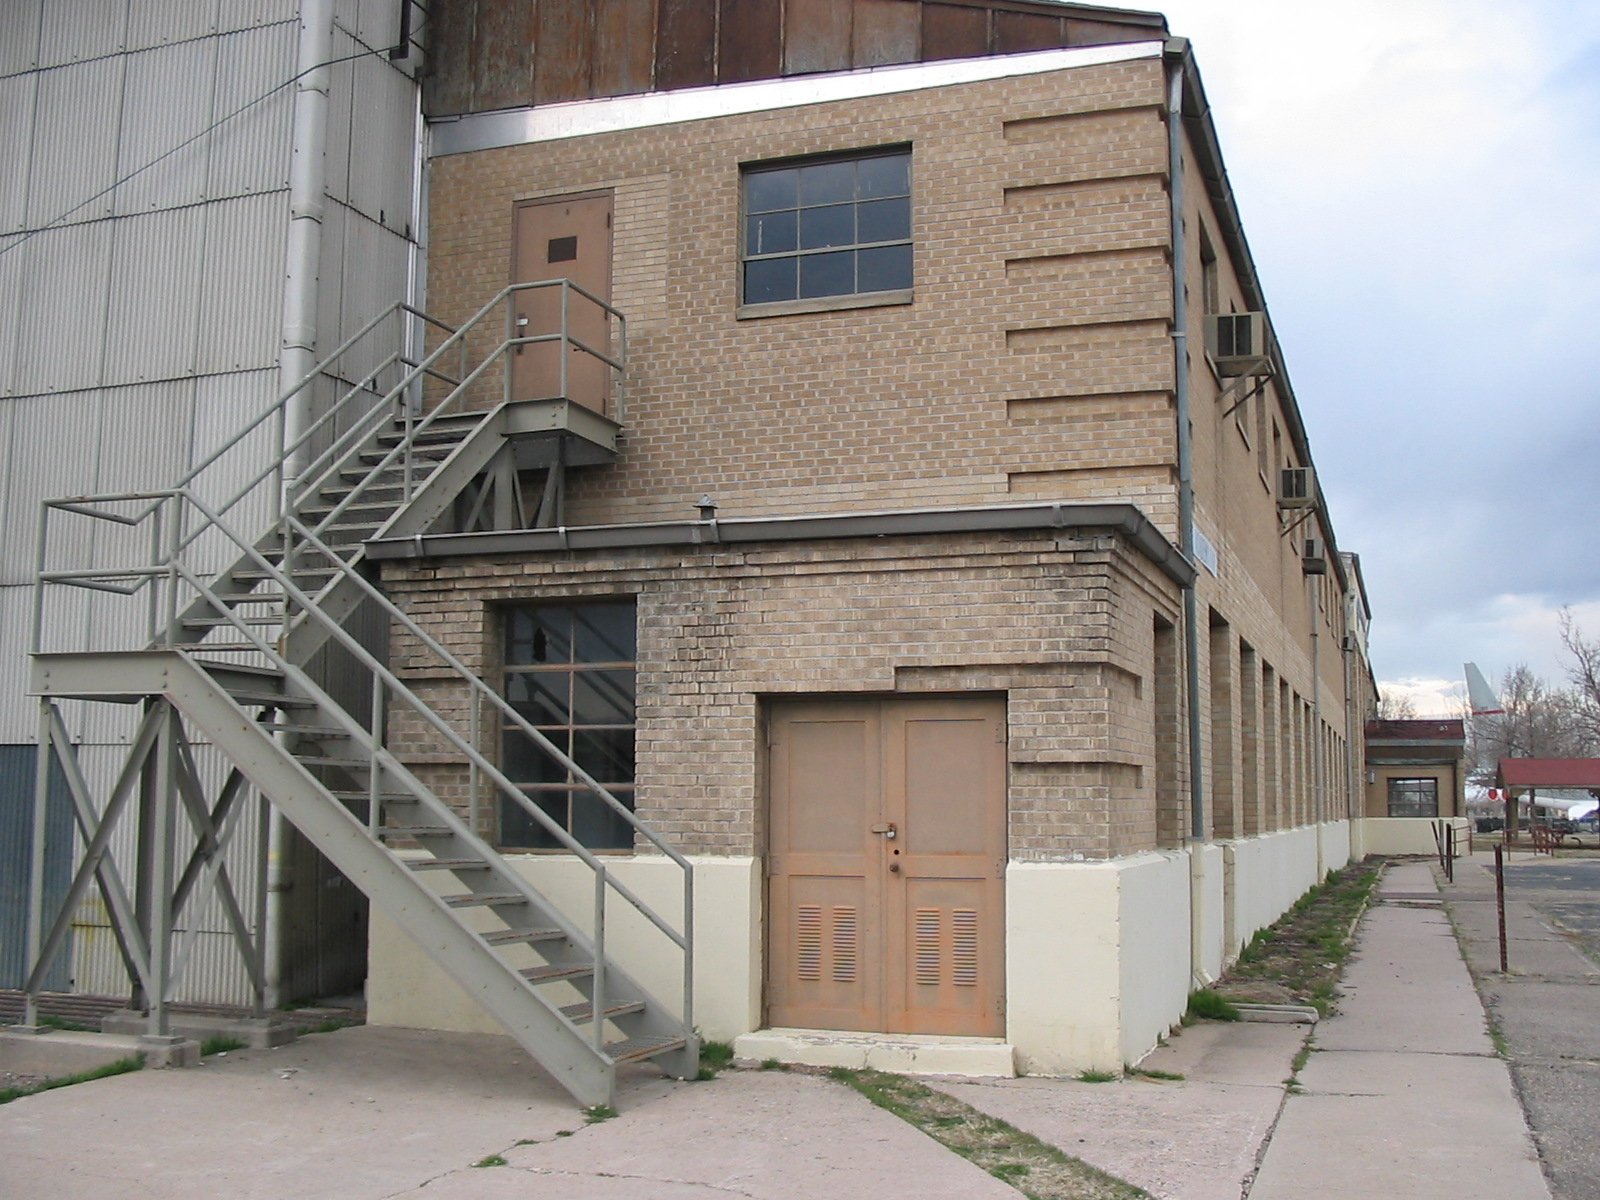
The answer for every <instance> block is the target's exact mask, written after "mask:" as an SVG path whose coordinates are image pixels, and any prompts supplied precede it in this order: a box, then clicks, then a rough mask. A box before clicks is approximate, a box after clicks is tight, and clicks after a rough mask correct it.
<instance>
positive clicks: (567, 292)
mask: <svg viewBox="0 0 1600 1200" xmlns="http://www.w3.org/2000/svg"><path fill="white" fill-rule="evenodd" d="M571 311H572V280H570V279H562V281H561V398H562V399H563V400H571V399H572V393H571V392H570V391H568V390H567V356H568V355H569V354H571V353H572V342H571V340H570V339H571V337H572V328H571V324H572V323H571V320H570V315H571Z"/></svg>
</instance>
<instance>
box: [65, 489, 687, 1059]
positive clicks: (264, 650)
mask: <svg viewBox="0 0 1600 1200" xmlns="http://www.w3.org/2000/svg"><path fill="white" fill-rule="evenodd" d="M148 496H149V497H150V498H155V499H158V500H159V499H169V498H170V499H173V500H177V501H179V502H182V503H186V504H188V505H190V506H192V507H193V508H194V509H195V510H196V511H197V512H198V513H199V514H200V515H201V516H202V517H204V518H205V520H206V521H207V523H208V524H210V525H212V526H214V527H215V528H217V529H218V530H219V531H221V533H222V534H223V535H224V536H225V537H227V538H228V539H229V540H230V541H232V542H233V543H234V544H235V545H236V546H237V547H238V548H239V549H240V551H241V552H242V553H243V554H244V556H245V557H247V558H249V559H250V560H251V561H252V562H253V564H254V565H255V566H256V568H257V569H259V570H261V571H263V572H265V573H266V575H267V576H268V577H269V578H271V579H272V580H273V582H274V583H276V584H277V585H278V586H279V587H280V588H282V589H283V592H284V595H285V596H286V597H288V598H289V599H291V600H293V601H294V602H295V603H297V604H298V605H300V606H301V607H302V609H303V610H304V611H305V612H307V613H308V614H310V615H311V616H312V618H313V619H315V620H317V621H318V622H319V623H321V624H322V625H323V626H324V627H325V628H326V629H327V630H328V632H329V635H330V636H331V637H332V638H333V639H334V640H335V641H337V642H338V643H339V644H340V645H341V646H342V647H343V648H344V649H345V650H346V651H347V652H348V653H350V654H351V655H352V656H353V657H354V658H355V659H356V661H357V662H359V663H360V664H361V665H362V666H363V667H365V668H366V669H367V670H368V671H369V672H370V673H371V674H372V675H373V676H374V677H375V678H377V679H379V680H381V681H382V683H383V686H384V688H385V689H386V690H387V691H388V692H389V693H390V694H392V695H394V696H397V697H399V698H400V699H402V700H404V701H405V703H406V705H407V707H409V708H410V709H411V710H412V711H413V712H414V713H415V714H416V715H417V716H419V717H421V718H422V719H423V721H424V722H426V723H427V724H428V725H429V726H431V727H432V728H433V729H434V731H435V732H436V733H438V734H439V735H440V736H442V737H443V738H444V739H445V740H446V741H447V742H448V743H449V744H450V745H451V746H452V747H453V748H454V749H455V750H457V751H458V752H459V753H460V754H461V755H462V756H463V757H464V758H465V759H466V760H467V762H468V763H470V764H471V765H472V766H474V767H476V768H477V770H478V771H479V772H480V774H481V775H482V776H483V777H485V778H487V779H488V780H489V781H490V782H491V783H492V784H494V785H495V788H496V790H497V791H499V792H500V793H501V794H503V795H505V796H508V797H510V798H511V799H512V800H513V801H515V802H516V803H517V804H518V805H519V806H520V807H522V808H523V809H524V811H526V812H527V813H528V815H529V816H531V817H533V819H534V820H535V821H536V822H537V823H539V824H540V825H541V826H542V827H543V828H544V829H545V830H546V832H548V833H549V834H550V835H551V836H552V837H554V838H555V839H556V841H557V842H558V843H560V844H561V845H562V846H563V847H564V848H565V849H567V850H569V851H571V852H572V853H573V854H574V855H576V856H577V858H578V859H579V860H580V861H582V862H583V863H584V864H585V865H586V866H588V867H589V869H590V870H591V871H597V872H601V873H602V874H603V877H604V881H605V884H606V886H607V887H609V888H610V890H611V891H613V892H615V893H616V894H617V895H618V896H619V897H621V898H622V899H624V900H626V901H627V902H628V903H629V904H630V905H631V906H632V907H633V908H634V910H635V911H636V912H638V913H639V915H640V916H642V917H643V918H644V919H645V920H647V921H648V922H650V924H652V925H654V926H655V927H656V928H657V929H658V930H660V931H661V933H662V934H664V935H665V936H666V937H667V939H668V940H669V941H671V942H672V943H673V944H674V945H676V946H677V947H678V948H679V949H680V950H681V951H682V952H683V955H684V1007H683V1025H684V1028H685V1030H690V1029H692V1028H693V974H694V972H693V954H694V951H693V945H694V891H693V888H694V866H693V864H692V863H691V862H690V861H689V860H688V859H687V858H685V857H684V856H683V855H682V854H680V853H678V852H677V851H676V850H674V849H672V847H671V846H669V845H667V844H666V843H665V842H663V841H662V840H661V839H660V837H659V835H657V834H656V833H655V832H654V831H653V830H651V829H649V827H648V826H646V825H644V823H643V822H641V821H640V820H639V819H638V816H637V815H636V814H635V813H633V812H632V811H631V810H629V809H628V808H627V807H626V806H624V805H623V804H622V803H621V802H620V801H619V800H617V798H616V797H615V796H613V795H612V794H611V793H610V792H609V791H607V790H606V789H605V788H604V787H603V786H602V785H601V784H600V783H599V782H598V781H596V780H594V779H593V777H592V776H590V775H589V774H588V772H586V771H584V770H583V768H581V767H579V766H578V764H577V763H576V762H574V761H573V760H572V759H571V758H570V757H569V756H568V755H567V754H566V753H565V752H564V751H562V750H561V749H560V748H559V747H557V746H556V745H555V744H554V743H553V742H551V741H550V740H549V739H548V738H546V737H544V735H543V734H542V733H540V732H539V731H538V730H537V729H536V728H534V727H533V726H531V725H530V724H528V723H527V722H526V721H525V720H523V719H522V717H521V715H520V714H518V713H516V712H515V710H514V709H511V708H510V707H509V706H505V705H503V702H502V701H500V698H499V697H498V696H497V695H495V694H494V693H493V691H492V690H488V688H487V685H486V684H484V683H483V682H482V680H480V679H478V678H477V676H475V675H474V674H473V673H472V672H471V670H470V669H468V668H467V667H466V666H465V664H462V663H461V662H460V660H459V659H456V658H455V657H454V656H453V655H451V654H450V653H449V651H448V650H446V649H445V648H444V647H443V646H441V645H439V644H438V642H437V641H435V640H434V639H433V638H432V637H431V636H429V635H428V634H427V633H426V631H425V630H423V629H421V627H420V626H418V625H417V624H416V623H415V622H414V621H412V620H411V619H410V618H409V617H408V616H406V614H405V613H404V612H403V611H402V610H400V609H399V608H398V607H397V606H396V605H395V604H394V603H393V602H392V601H390V600H389V599H388V598H387V597H386V596H384V595H383V594H382V593H381V592H377V591H376V589H372V585H371V584H369V583H368V582H367V581H366V580H365V579H361V578H360V576H359V573H357V572H355V571H354V570H353V569H351V568H349V567H348V566H346V565H344V564H343V561H342V560H340V559H339V558H338V555H337V553H336V552H335V551H333V550H332V549H331V548H330V547H328V546H326V544H324V543H322V542H321V541H320V539H316V538H315V536H314V535H310V534H309V531H308V530H305V529H304V526H302V527H301V529H302V532H304V533H305V534H306V535H307V536H308V539H309V540H308V544H310V545H312V546H314V547H315V548H317V549H319V552H321V553H323V554H324V555H326V556H328V557H329V558H330V559H331V560H332V561H333V562H335V563H336V564H338V566H337V567H336V569H338V570H341V571H348V572H349V573H350V577H351V578H353V579H356V580H357V581H358V583H359V584H361V585H362V587H363V591H367V589H372V590H371V592H369V593H368V594H369V595H372V596H373V598H374V599H376V600H377V601H378V603H379V604H380V605H381V606H382V608H383V609H385V610H386V611H387V612H388V614H389V615H390V616H391V617H392V618H395V619H399V620H400V621H401V622H402V623H403V624H405V625H406V627H407V629H408V631H409V632H411V633H412V634H413V636H417V637H419V638H420V639H421V640H422V641H423V642H424V643H425V644H427V645H428V646H429V648H430V650H431V651H432V652H433V653H435V654H437V655H438V656H439V657H441V658H442V659H445V660H447V661H448V662H450V663H451V664H452V669H453V670H455V671H456V672H457V674H459V675H461V676H462V677H463V678H464V679H465V680H467V681H468V683H469V684H471V685H475V687H474V690H477V689H483V692H484V694H486V695H488V696H489V697H490V698H491V700H492V701H494V702H497V706H503V707H502V711H503V712H505V713H506V715H509V716H510V717H512V719H513V720H514V721H515V722H516V723H517V724H518V725H519V726H520V727H522V728H523V729H524V731H525V732H526V733H528V734H530V735H532V737H533V738H534V740H535V743H536V744H539V745H541V746H542V748H544V749H545V750H546V752H547V753H549V754H551V755H552V757H554V758H555V759H556V761H557V762H559V763H560V764H561V765H562V766H563V768H565V769H567V770H570V771H572V772H573V774H574V775H576V776H577V777H578V778H579V779H581V780H582V781H584V782H585V783H586V784H587V785H588V786H590V787H591V788H592V789H593V790H594V792H595V794H596V795H598V796H601V797H603V798H604V799H605V800H606V801H608V802H609V803H610V804H611V805H612V806H614V807H615V808H616V809H617V811H618V812H619V813H620V814H621V815H622V816H623V818H624V819H625V820H626V821H627V823H628V824H629V825H630V826H631V827H632V828H633V829H634V830H635V831H637V832H639V833H641V834H642V835H644V837H645V838H646V840H647V841H649V842H650V843H651V844H652V845H654V846H656V847H657V848H659V849H660V850H661V851H662V853H663V854H664V855H665V856H666V857H667V858H668V859H669V860H670V861H672V862H673V863H674V864H675V865H677V866H678V868H679V869H680V870H681V871H682V873H683V894H684V922H683V924H684V928H683V930H682V931H681V932H680V931H679V930H677V929H674V928H673V927H672V925H671V924H670V923H669V922H667V921H666V919H665V918H663V917H662V916H660V915H659V914H658V913H657V912H656V911H655V910H654V909H653V908H652V907H651V906H650V905H649V904H648V903H647V902H646V901H645V900H644V899H643V898H642V897H641V896H639V895H638V893H636V892H635V891H634V890H633V889H632V888H630V887H628V886H627V885H626V884H624V883H622V882H621V881H620V880H618V879H617V878H616V876H615V874H614V873H613V872H611V871H609V870H607V869H606V867H605V863H604V862H603V860H601V859H600V858H599V857H598V856H597V855H595V854H594V852H593V851H591V850H589V849H588V848H587V847H585V846H584V845H583V844H582V843H581V842H579V841H578V840H577V839H576V838H574V837H573V836H572V835H571V833H569V832H568V831H567V830H566V829H565V828H564V827H563V826H561V825H560V824H558V823H557V822H556V821H554V820H553V819H552V818H551V817H550V816H549V814H547V813H546V812H544V810H543V809H541V808H540V807H539V806H538V805H536V804H534V803H533V802H532V801H531V800H529V799H528V797H527V796H526V795H525V794H524V793H523V791H522V789H521V788H520V787H518V786H517V784H516V783H514V782H513V781H512V780H511V779H510V778H509V777H507V776H506V775H505V774H504V773H503V772H502V771H501V770H500V768H499V767H498V766H496V765H495V764H494V762H493V761H492V760H490V759H489V758H488V757H487V756H486V755H484V754H483V753H482V752H481V751H480V750H479V749H478V748H477V747H475V746H473V745H472V744H471V743H470V742H469V741H467V739H465V738H463V737H462V736H461V735H460V734H458V733H457V732H456V731H455V729H454V728H453V727H452V726H451V725H450V723H449V722H448V721H446V720H445V719H444V718H443V717H441V716H440V715H439V714H438V712H437V711H435V709H434V708H433V706H432V705H430V704H428V703H427V701H425V700H423V699H422V698H421V697H420V696H418V695H417V694H416V693H415V692H413V691H412V690H411V689H410V688H409V687H407V686H406V684H405V683H404V681H402V680H401V679H400V678H399V677H398V676H397V675H395V674H394V673H393V672H392V671H391V670H390V669H389V668H388V667H387V666H386V665H384V664H383V663H382V662H381V661H380V660H379V659H377V658H376V657H375V656H374V655H372V654H371V652H370V651H368V650H367V649H366V648H365V647H364V646H362V645H361V642H360V640H359V639H357V638H356V637H354V636H353V635H351V634H350V633H348V632H347V631H346V630H345V629H344V627H343V626H342V625H341V624H340V623H339V622H337V621H335V620H333V619H332V618H330V617H328V616H326V615H325V614H324V613H322V612H321V610H320V609H319V608H318V606H317V605H316V604H315V602H314V600H313V598H312V597H311V596H310V595H308V594H307V593H305V592H304V591H302V590H301V589H300V588H299V587H298V586H297V585H296V584H295V583H294V580H293V579H292V577H291V576H290V575H289V574H288V573H286V572H284V571H282V570H280V569H279V567H278V566H277V564H275V563H273V562H272V561H271V560H269V559H268V558H267V557H266V556H265V555H264V554H262V552H261V551H260V549H259V548H257V546H255V545H254V544H252V543H250V542H248V541H246V539H245V538H244V537H243V536H241V535H240V534H238V533H237V532H235V531H234V530H233V529H232V528H231V527H230V526H229V525H228V524H227V523H226V522H225V521H224V520H223V518H222V516H221V514H220V513H218V512H216V511H214V510H212V509H211V508H210V506H208V505H207V504H206V503H205V501H204V500H202V499H201V498H200V497H199V496H197V495H195V494H194V493H193V492H192V491H189V490H187V489H183V488H172V489H163V490H162V491H160V492H153V493H149V494H148ZM169 571H170V572H172V573H173V574H175V575H177V576H179V577H181V578H182V579H183V580H184V582H185V583H187V584H188V585H189V586H190V587H191V588H193V589H194V590H195V592H196V593H197V594H198V595H199V596H201V597H202V598H204V599H205V601H206V602H207V603H208V604H209V605H210V606H211V607H212V608H213V609H214V610H215V611H216V612H217V613H218V614H219V615H221V616H222V617H223V618H224V619H225V620H226V621H227V622H228V623H229V624H230V625H232V626H233V627H234V628H235V629H236V630H237V631H238V633H239V634H240V636H242V637H243V638H244V639H245V640H247V641H248V642H250V643H251V644H252V646H253V647H254V649H255V650H256V651H257V652H258V653H260V654H262V655H264V656H265V657H266V658H267V660H268V661H269V662H271V663H272V664H273V665H274V666H275V667H276V668H277V669H279V670H283V671H285V672H286V673H288V674H292V675H293V676H294V677H295V678H296V680H297V682H298V683H299V685H300V686H302V687H306V688H308V689H310V690H313V691H315V692H317V693H318V694H321V689H320V688H317V687H316V685H315V684H314V683H313V682H312V681H311V680H310V679H309V677H307V676H305V673H304V672H303V671H301V670H300V669H299V668H297V667H295V666H294V664H293V663H291V662H289V660H288V659H286V658H284V657H283V656H282V654H281V653H280V652H279V650H278V649H277V648H276V647H275V646H274V645H273V644H272V643H271V642H268V641H267V640H266V639H264V638H262V637H261V636H260V635H259V634H258V633H257V632H256V631H255V629H253V628H252V627H251V626H250V625H249V624H247V623H246V622H245V621H244V620H243V619H242V618H241V617H240V616H239V615H238V614H237V613H236V612H234V611H232V609H231V608H230V606H228V605H227V604H225V603H224V602H223V601H222V599H221V597H219V596H218V595H217V594H216V593H215V592H214V591H213V590H212V588H211V587H210V585H209V583H208V582H207V580H206V578H205V577H203V576H201V575H200V574H199V573H197V572H196V571H194V570H193V569H192V568H191V567H189V566H188V564H187V563H186V562H184V560H183V559H182V558H173V559H172V560H170V561H169V562H167V563H161V564H155V565H154V566H153V567H152V568H148V569H143V570H140V571H139V573H142V574H147V575H159V574H165V573H167V572H169ZM131 573H134V572H133V571H132V570H124V571H123V574H124V575H128V574H131ZM73 574H74V573H72V572H57V573H54V578H53V579H52V580H51V582H57V583H64V584H69V585H70V584H71V583H72V578H71V576H72V575H73ZM86 574H93V573H86ZM167 648H168V649H171V650H173V651H175V652H179V653H184V654H191V653H193V652H194V651H196V650H200V649H202V648H203V647H202V646H187V645H178V644H173V645H170V646H168V647H167ZM327 701H328V706H329V708H330V709H331V710H332V711H334V712H335V713H337V714H342V715H344V716H345V718H346V720H347V722H348V725H349V730H356V731H359V733H360V737H362V738H366V737H369V736H370V734H369V732H368V731H366V730H362V729H361V727H360V723H359V722H357V721H355V719H354V718H353V717H350V716H349V714H348V713H347V712H346V711H345V709H344V708H343V706H342V705H339V704H338V703H337V702H336V701H333V700H332V698H331V697H328V698H327ZM373 749H374V751H375V753H377V754H379V755H380V756H381V757H382V759H383V761H384V764H385V767H386V769H390V770H391V772H392V773H393V774H394V775H395V777H396V778H399V779H401V780H402V781H404V780H405V779H406V778H407V777H409V776H410V772H409V771H405V770H404V768H403V765H402V764H400V762H399V760H398V759H396V758H394V756H393V754H392V752H390V751H389V750H388V749H387V748H385V747H381V746H374V747H373ZM394 768H400V769H399V770H394ZM417 787H418V788H420V789H421V791H420V792H415V791H414V794H417V795H418V796H419V798H421V797H422V796H423V795H426V796H428V797H430V798H433V799H435V800H436V799H437V798H436V797H433V796H432V793H431V792H430V791H429V790H428V789H427V788H426V786H424V785H422V784H421V783H420V781H418V783H417ZM441 803H442V802H441ZM474 836H476V834H474ZM597 918H598V919H599V920H601V921H603V919H604V918H603V916H601V915H599V914H597Z"/></svg>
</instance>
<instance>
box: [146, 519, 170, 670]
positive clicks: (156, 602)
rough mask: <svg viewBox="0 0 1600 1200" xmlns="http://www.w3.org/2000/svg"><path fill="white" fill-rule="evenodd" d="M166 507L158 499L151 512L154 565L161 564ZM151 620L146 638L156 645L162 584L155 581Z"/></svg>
mask: <svg viewBox="0 0 1600 1200" xmlns="http://www.w3.org/2000/svg"><path fill="white" fill-rule="evenodd" d="M165 507H166V506H165V505H164V504H163V503H162V502H161V501H159V500H158V501H156V503H155V505H154V506H153V508H152V510H151V513H150V565H151V566H152V567H159V566H160V565H161V526H162V519H161V516H162V512H163V510H164V509H165ZM149 620H150V631H149V632H150V636H149V637H148V638H146V639H145V640H146V641H147V642H148V643H149V644H151V645H154V644H155V643H156V640H157V639H158V638H159V637H160V636H161V586H160V585H159V584H155V583H152V584H151V587H150V614H149Z"/></svg>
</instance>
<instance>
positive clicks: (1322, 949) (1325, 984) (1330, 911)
mask: <svg viewBox="0 0 1600 1200" xmlns="http://www.w3.org/2000/svg"><path fill="white" fill-rule="evenodd" d="M1378 874H1379V872H1378V869H1377V868H1376V867H1370V866H1366V865H1363V864H1361V863H1352V864H1351V865H1350V866H1348V867H1345V868H1344V869H1343V870H1340V871H1330V872H1329V873H1328V877H1327V878H1326V879H1325V880H1324V881H1323V882H1322V883H1319V884H1318V885H1317V886H1316V887H1314V888H1312V889H1311V890H1310V891H1308V892H1307V893H1306V894H1305V895H1303V896H1301V897H1300V899H1298V900H1296V901H1295V902H1294V905H1293V906H1292V907H1291V908H1290V909H1289V911H1288V912H1286V913H1285V914H1284V915H1283V916H1282V917H1280V918H1279V919H1278V921H1277V922H1276V923H1275V924H1274V925H1272V926H1271V927H1270V928H1268V929H1262V930H1258V931H1257V932H1256V933H1255V935H1254V936H1253V937H1251V939H1250V941H1249V944H1248V945H1246V946H1245V948H1244V949H1243V950H1242V951H1241V952H1240V954H1239V958H1238V961H1236V962H1235V963H1234V964H1233V966H1232V967H1230V968H1229V969H1228V971H1227V972H1226V973H1225V974H1224V975H1223V977H1222V978H1221V979H1220V980H1218V981H1217V982H1216V983H1214V984H1212V985H1211V988H1210V989H1209V990H1210V991H1212V992H1215V993H1216V994H1217V995H1218V996H1220V997H1221V998H1223V999H1224V1000H1227V1001H1231V1002H1234V1003H1240V1004H1243V1003H1260V1004H1305V1005H1309V1006H1310V1007H1312V1008H1315V1009H1316V1010H1317V1012H1318V1013H1320V1014H1321V1015H1323V1016H1327V1015H1328V1014H1330V1013H1332V1012H1335V1011H1337V1008H1338V998H1339V991H1338V984H1339V977H1340V975H1341V974H1343V972H1344V965H1345V961H1346V960H1347V959H1348V958H1349V957H1350V945H1351V936H1350V934H1351V926H1352V925H1353V924H1354V923H1355V919H1356V917H1357V916H1359V915H1360V913H1361V911H1362V909H1363V908H1365V906H1366V904H1367V900H1368V898H1369V897H1370V896H1371V894H1372V890H1373V888H1374V887H1375V886H1376V885H1377V882H1378Z"/></svg>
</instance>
